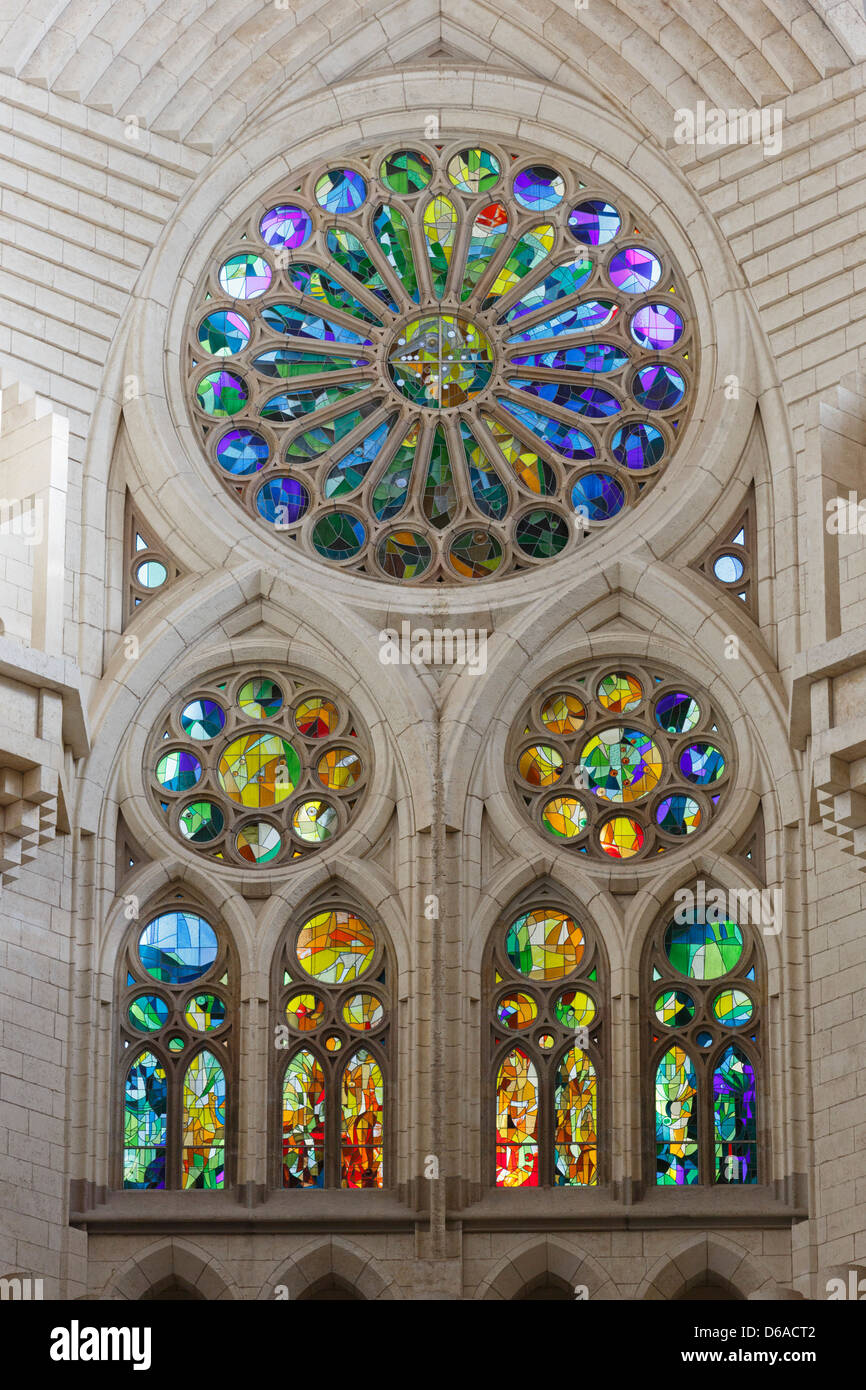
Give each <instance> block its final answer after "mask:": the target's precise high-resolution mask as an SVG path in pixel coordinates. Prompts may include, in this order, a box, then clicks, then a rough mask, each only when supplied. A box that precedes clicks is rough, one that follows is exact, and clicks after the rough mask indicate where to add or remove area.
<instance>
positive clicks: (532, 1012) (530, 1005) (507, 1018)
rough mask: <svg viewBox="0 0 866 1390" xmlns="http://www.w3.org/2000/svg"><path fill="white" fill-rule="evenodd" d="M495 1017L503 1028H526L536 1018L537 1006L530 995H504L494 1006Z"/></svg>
mask: <svg viewBox="0 0 866 1390" xmlns="http://www.w3.org/2000/svg"><path fill="white" fill-rule="evenodd" d="M496 1017H497V1019H498V1020H499V1023H500V1025H501V1026H502V1027H503V1028H528V1027H529V1025H530V1024H531V1023H534V1022H535V1020H536V1019H537V1017H538V1005H537V1004H536V1002H535V1000H534V999H533V997H532V995H531V994H523V993H518V994H506V995H505V997H504V998H503V999H500V1001H499V1003H498V1004H497V1005H496Z"/></svg>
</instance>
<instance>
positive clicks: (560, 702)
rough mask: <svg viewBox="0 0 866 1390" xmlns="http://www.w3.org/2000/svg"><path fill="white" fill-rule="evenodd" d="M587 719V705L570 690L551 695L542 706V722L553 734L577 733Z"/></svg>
mask: <svg viewBox="0 0 866 1390" xmlns="http://www.w3.org/2000/svg"><path fill="white" fill-rule="evenodd" d="M585 720H586V705H585V704H584V703H583V701H582V700H579V699H578V697H577V696H576V695H569V694H568V692H565V693H563V694H559V695H551V696H550V697H549V698H548V699H547V700H545V702H544V704H543V705H542V708H541V722H542V724H543V725H544V727H545V729H547V730H548V731H549V732H550V733H551V734H560V735H561V734H576V733H577V731H578V729H580V728H582V727H583V724H584V721H585Z"/></svg>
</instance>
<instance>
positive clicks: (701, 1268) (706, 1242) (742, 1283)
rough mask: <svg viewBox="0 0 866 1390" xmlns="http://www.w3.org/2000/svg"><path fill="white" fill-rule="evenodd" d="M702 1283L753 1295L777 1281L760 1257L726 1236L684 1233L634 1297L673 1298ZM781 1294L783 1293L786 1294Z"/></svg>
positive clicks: (730, 1292)
mask: <svg viewBox="0 0 866 1390" xmlns="http://www.w3.org/2000/svg"><path fill="white" fill-rule="evenodd" d="M701 1284H717V1285H718V1286H719V1288H721V1289H723V1290H724V1291H725V1292H727V1294H728V1295H729V1296H731V1295H733V1297H735V1298H754V1297H756V1296H757V1295H759V1294H760V1293H761V1292H762V1291H764V1290H770V1289H776V1288H778V1285H777V1283H776V1280H775V1279H774V1278H773V1277H772V1275H771V1274H770V1272H769V1270H768V1269H767V1268H766V1266H764V1265H763V1263H762V1262H761V1260H760V1259H759V1258H758V1257H756V1256H755V1255H753V1254H751V1252H750V1251H748V1250H746V1249H745V1247H744V1246H742V1245H738V1244H737V1242H736V1241H733V1240H731V1239H730V1238H729V1237H727V1236H722V1235H717V1234H714V1233H709V1234H707V1235H703V1236H685V1237H683V1239H682V1240H681V1241H679V1242H678V1243H677V1244H676V1245H675V1246H674V1247H673V1249H672V1250H671V1251H670V1252H666V1253H665V1254H664V1255H660V1256H659V1258H658V1259H657V1260H656V1261H655V1263H654V1264H653V1265H652V1266H651V1267H650V1269H649V1270H648V1271H647V1273H646V1275H645V1276H644V1278H643V1280H642V1281H641V1283H640V1285H639V1286H638V1289H637V1292H636V1293H635V1298H636V1299H638V1300H643V1299H656V1300H657V1299H661V1300H664V1301H667V1302H669V1301H671V1300H672V1299H678V1298H681V1297H682V1296H683V1294H685V1293H688V1292H689V1291H690V1290H691V1289H693V1288H695V1287H697V1286H698V1285H701ZM780 1296H782V1297H784V1294H781V1295H780Z"/></svg>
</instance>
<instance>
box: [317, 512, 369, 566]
mask: <svg viewBox="0 0 866 1390" xmlns="http://www.w3.org/2000/svg"><path fill="white" fill-rule="evenodd" d="M366 538H367V533H366V531H365V530H364V526H363V523H362V522H360V521H359V520H358V518H357V517H354V516H352V515H350V513H349V512H329V513H326V515H325V516H323V517H320V518H319V520H318V521H317V522H316V524H315V526H314V527H313V532H312V541H313V545H314V546H315V548H316V550H317V551H318V552H319V554H320V555H321V556H322V557H323V559H325V560H350V559H351V558H352V556H353V555H357V553H358V551H359V550H360V549H361V546H362V545H363V544H364V541H365V540H366Z"/></svg>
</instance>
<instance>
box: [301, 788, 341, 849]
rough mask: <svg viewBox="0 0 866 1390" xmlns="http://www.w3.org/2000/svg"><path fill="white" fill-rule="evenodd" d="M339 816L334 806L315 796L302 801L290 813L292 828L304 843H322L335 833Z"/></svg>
mask: <svg viewBox="0 0 866 1390" xmlns="http://www.w3.org/2000/svg"><path fill="white" fill-rule="evenodd" d="M338 825H339V818H338V816H337V812H336V811H335V810H334V807H333V806H331V805H330V804H329V803H328V802H327V801H320V800H319V799H318V798H317V797H314V798H312V799H311V800H310V801H302V802H301V804H300V806H297V807H296V808H295V810H294V811H293V813H292V829H293V830H294V832H295V834H296V835H297V837H298V839H299V840H303V841H304V843H305V844H308V845H317V844H322V843H323V841H325V840H330V838H331V836H332V835H334V834H335V833H336V830H337V827H338Z"/></svg>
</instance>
